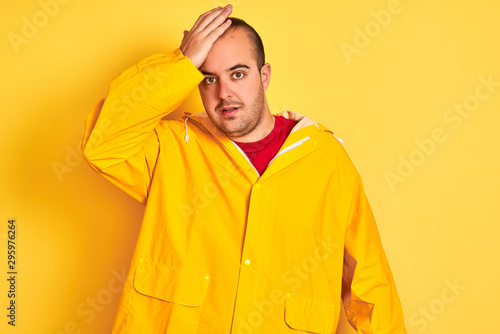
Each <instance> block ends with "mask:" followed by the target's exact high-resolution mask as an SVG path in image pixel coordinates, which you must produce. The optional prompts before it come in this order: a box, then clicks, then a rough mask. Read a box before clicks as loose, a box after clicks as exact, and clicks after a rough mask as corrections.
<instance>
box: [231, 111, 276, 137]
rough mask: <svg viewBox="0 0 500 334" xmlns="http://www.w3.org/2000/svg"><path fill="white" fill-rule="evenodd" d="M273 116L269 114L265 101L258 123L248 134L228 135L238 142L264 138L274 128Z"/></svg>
mask: <svg viewBox="0 0 500 334" xmlns="http://www.w3.org/2000/svg"><path fill="white" fill-rule="evenodd" d="M275 121H276V120H275V118H274V116H273V115H272V114H271V111H270V110H269V107H268V106H267V103H266V105H265V111H264V112H263V113H262V118H261V119H260V122H259V124H258V125H257V126H256V127H255V128H254V129H253V130H252V131H251V132H250V133H248V134H246V135H244V136H240V137H231V136H228V137H229V138H230V139H231V140H234V141H236V142H239V143H252V142H256V141H259V140H261V139H263V138H265V137H266V136H267V135H269V134H270V133H271V131H273V129H274V123H275Z"/></svg>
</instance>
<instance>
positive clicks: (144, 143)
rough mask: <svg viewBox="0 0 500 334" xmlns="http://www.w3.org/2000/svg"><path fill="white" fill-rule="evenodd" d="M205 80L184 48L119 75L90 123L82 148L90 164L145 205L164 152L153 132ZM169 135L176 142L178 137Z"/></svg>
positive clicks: (87, 126) (147, 60) (90, 116)
mask: <svg viewBox="0 0 500 334" xmlns="http://www.w3.org/2000/svg"><path fill="white" fill-rule="evenodd" d="M202 79H203V75H202V74H201V72H199V71H198V69H197V68H196V67H195V66H194V65H193V64H192V63H191V61H190V60H189V59H188V58H187V57H185V56H184V55H183V54H182V52H181V51H180V49H176V50H174V51H172V52H170V53H168V54H157V55H152V56H150V57H148V58H146V59H144V60H142V61H140V62H139V63H137V64H135V65H134V66H132V67H130V68H129V69H127V70H125V71H124V72H123V73H121V74H119V75H117V76H116V77H115V78H114V79H113V80H112V82H111V84H110V88H109V92H108V95H107V97H106V98H105V99H103V100H101V101H100V102H99V103H98V105H97V106H96V107H95V108H94V109H93V110H92V112H91V113H90V115H89V116H88V117H87V120H86V124H85V133H84V138H83V141H82V150H83V154H84V156H85V158H86V160H87V161H88V162H89V164H90V166H91V167H92V168H93V169H94V170H96V171H97V172H98V173H99V174H101V175H103V176H104V177H105V178H106V179H108V180H109V181H111V182H112V183H113V184H115V185H116V186H118V187H119V188H121V189H122V190H124V191H125V192H127V193H128V194H129V195H131V196H132V197H133V198H135V199H137V200H139V201H141V202H143V203H144V202H145V201H146V198H147V194H148V191H149V186H150V181H151V178H152V175H153V172H154V169H155V164H156V159H157V156H158V154H159V151H160V141H159V140H158V138H157V130H156V129H155V128H156V127H157V126H158V125H159V123H160V121H161V118H162V117H164V116H165V115H167V114H168V113H170V112H172V111H173V110H175V109H176V108H177V107H178V106H179V105H180V104H181V103H182V102H183V101H184V100H185V99H186V98H187V97H188V96H189V94H190V93H191V91H192V90H193V89H194V88H195V87H196V86H197V85H198V84H199V83H200V81H201V80H202ZM171 137H172V138H168V139H169V140H172V144H173V142H174V141H176V140H177V139H178V138H173V137H174V136H171ZM167 142H168V141H167Z"/></svg>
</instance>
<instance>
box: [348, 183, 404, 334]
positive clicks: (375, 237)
mask: <svg viewBox="0 0 500 334" xmlns="http://www.w3.org/2000/svg"><path fill="white" fill-rule="evenodd" d="M353 194H354V195H353V200H352V203H351V211H350V216H349V219H348V224H347V227H346V236H345V238H346V239H345V244H344V245H345V246H344V270H343V277H342V299H343V304H344V309H345V312H346V316H347V319H348V320H349V322H350V323H351V325H352V326H353V327H354V328H355V329H356V330H357V332H358V333H363V334H368V333H384V334H396V333H397V334H401V333H406V329H405V327H404V317H403V310H402V307H401V303H400V301H399V297H398V294H397V292H396V286H395V284H394V280H393V277H392V273H391V269H390V267H389V263H388V261H387V258H386V255H385V253H384V250H383V248H382V243H381V240H380V236H379V233H378V230H377V226H376V224H375V220H374V217H373V213H372V211H371V209H370V205H369V204H368V200H367V198H366V196H365V192H364V189H363V185H362V182H361V179H360V178H359V176H358V177H357V179H356V181H355V188H354V193H353Z"/></svg>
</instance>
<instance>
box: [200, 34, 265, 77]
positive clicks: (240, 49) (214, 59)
mask: <svg viewBox="0 0 500 334" xmlns="http://www.w3.org/2000/svg"><path fill="white" fill-rule="evenodd" d="M237 64H244V65H247V66H249V67H251V68H254V67H256V64H257V61H256V60H255V57H254V51H253V45H252V43H251V41H250V39H249V38H248V36H247V33H246V32H245V30H244V29H240V28H236V29H233V30H230V31H228V32H226V34H225V35H224V36H223V37H222V38H219V39H218V40H217V41H216V42H215V43H214V45H213V46H212V48H211V49H210V52H209V53H208V56H207V58H206V59H205V62H204V63H203V65H202V66H201V67H200V70H201V71H204V72H211V73H217V72H223V71H226V70H228V69H230V68H231V67H233V66H234V65H237Z"/></svg>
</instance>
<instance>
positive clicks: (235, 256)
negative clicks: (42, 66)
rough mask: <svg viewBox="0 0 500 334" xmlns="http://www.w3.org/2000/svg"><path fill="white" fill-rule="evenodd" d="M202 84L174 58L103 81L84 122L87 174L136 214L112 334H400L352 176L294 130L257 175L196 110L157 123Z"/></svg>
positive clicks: (331, 150)
mask: <svg viewBox="0 0 500 334" xmlns="http://www.w3.org/2000/svg"><path fill="white" fill-rule="evenodd" d="M202 79H203V75H202V74H201V73H200V72H199V71H198V69H197V68H196V67H195V66H194V65H193V64H192V63H191V61H190V60H189V59H188V58H186V57H184V56H183V54H182V53H181V51H180V50H179V49H177V50H175V51H173V52H171V53H168V54H163V55H153V56H151V57H148V58H146V59H144V60H143V61H141V62H139V63H138V64H136V65H135V66H133V67H131V68H130V69H128V70H126V71H125V72H123V73H122V74H120V75H118V76H117V77H115V78H114V79H113V81H112V83H111V86H110V90H109V93H108V96H107V98H106V99H105V100H102V101H101V103H99V104H98V105H97V107H96V108H95V109H94V110H93V111H92V113H91V114H90V115H89V117H88V119H87V123H86V131H85V136H84V140H83V145H82V148H83V151H84V155H85V157H86V159H87V160H88V162H89V163H90V165H91V166H92V168H93V169H95V170H96V171H97V172H98V173H99V174H101V175H103V176H104V177H105V178H107V179H108V180H109V181H111V182H112V183H114V184H115V185H117V186H118V187H120V188H121V189H123V190H124V191H126V192H127V193H128V194H130V195H131V196H132V197H134V198H135V199H137V200H139V201H141V202H143V203H145V204H146V210H145V215H144V220H143V223H142V227H141V230H140V234H139V238H138V242H137V245H136V248H135V251H134V255H133V258H132V263H131V266H130V269H129V275H128V278H127V280H126V283H125V286H124V288H123V292H122V296H121V299H120V304H119V308H118V311H117V315H116V319H115V323H114V327H113V333H120V334H125V333H127V334H130V333H134V334H139V333H140V334H145V333H162V334H163V333H175V334H183V333H186V334H188V333H233V334H237V333H238V334H239V333H242V334H243V333H244V334H246V333H253V334H257V333H270V334H271V333H272V334H279V333H301V332H311V333H334V332H335V329H336V327H337V321H338V319H339V311H340V309H341V308H340V302H341V301H343V303H344V306H345V310H346V313H347V316H348V319H349V321H350V323H351V324H352V325H353V326H354V327H355V328H357V331H358V333H384V334H388V333H406V331H405V328H404V324H403V313H402V309H401V305H400V302H399V299H398V295H397V292H396V288H395V285H394V281H393V278H392V274H391V271H390V268H389V264H388V262H387V259H386V256H385V254H384V251H383V248H382V245H381V242H380V238H379V234H378V231H377V228H376V225H375V221H374V219H373V215H372V212H371V210H370V207H369V204H368V202H367V200H366V197H365V194H364V191H363V186H362V183H361V180H360V177H359V175H358V173H357V172H356V170H355V168H354V166H353V165H352V163H351V161H350V159H349V157H348V156H347V154H346V152H345V151H344V148H343V146H342V145H341V144H340V143H339V140H337V139H336V137H335V136H334V135H333V134H332V133H331V132H330V131H329V130H328V129H326V128H325V127H323V126H322V125H320V124H318V123H317V122H315V121H313V120H311V119H310V118H308V117H305V116H302V115H300V114H297V113H293V112H289V111H285V112H283V113H281V114H282V115H283V116H284V117H287V118H292V119H295V120H298V121H299V122H298V123H297V125H296V126H295V127H294V128H293V130H292V132H291V134H290V135H289V136H288V138H287V139H286V141H285V143H284V144H283V146H282V148H281V149H280V151H279V153H278V154H277V156H276V157H275V158H274V159H273V160H272V161H271V163H270V164H269V166H268V168H267V170H266V171H265V172H264V173H263V175H262V176H259V175H258V173H257V171H256V170H255V168H254V167H253V166H252V164H251V163H250V162H249V160H248V159H247V158H246V156H245V155H244V154H243V153H242V151H240V149H239V148H238V147H237V146H236V145H235V144H234V143H233V142H232V141H231V140H230V139H229V138H228V137H226V136H225V135H224V134H223V133H221V132H219V131H218V130H217V129H216V128H215V127H214V126H213V124H212V123H211V121H210V120H209V119H208V117H207V116H206V114H205V113H201V114H193V115H186V116H184V117H182V118H181V119H179V120H177V121H172V120H162V117H164V116H165V115H166V114H168V113H169V112H171V111H173V110H174V109H176V108H177V107H178V106H179V105H180V104H181V103H182V102H183V101H184V100H185V99H186V98H187V96H188V95H189V94H190V93H191V91H192V90H193V89H194V88H196V87H197V85H198V84H199V83H200V82H201V80H202Z"/></svg>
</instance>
